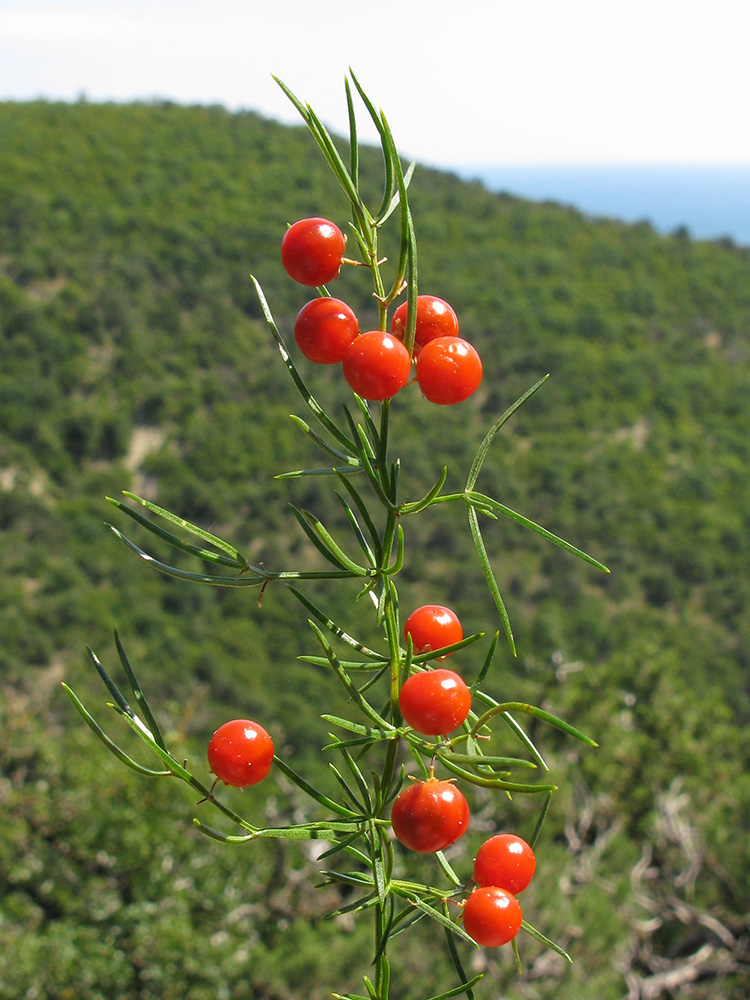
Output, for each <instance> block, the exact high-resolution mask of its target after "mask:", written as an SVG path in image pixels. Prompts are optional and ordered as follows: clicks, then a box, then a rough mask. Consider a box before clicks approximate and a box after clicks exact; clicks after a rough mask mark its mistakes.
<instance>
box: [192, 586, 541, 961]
mask: <svg viewBox="0 0 750 1000" xmlns="http://www.w3.org/2000/svg"><path fill="white" fill-rule="evenodd" d="M404 636H405V638H406V639H407V641H408V640H409V639H411V643H412V646H413V648H414V651H415V652H416V653H424V652H428V651H435V650H442V649H445V648H446V647H450V646H452V645H455V644H456V643H458V642H460V641H461V639H462V638H463V629H462V627H461V622H460V621H459V619H458V617H457V616H456V614H455V612H453V611H451V609H450V608H446V607H444V606H443V605H439V604H426V605H424V606H423V607H420V608H417V609H416V610H415V611H413V612H412V613H411V614H410V615H409V617H408V618H407V620H406V623H405V625H404ZM451 655H452V652H451V651H450V650H449V651H447V652H446V654H445V656H446V657H447V656H451ZM443 658H444V657H439V659H443ZM470 708H471V691H470V690H469V688H468V687H467V685H466V683H465V682H464V680H463V679H462V678H461V677H460V676H459V675H458V674H457V673H455V672H454V671H452V670H446V669H444V668H438V669H435V670H423V671H420V672H419V673H416V674H412V675H411V677H409V678H408V679H407V680H406V681H405V682H404V684H403V685H402V687H401V692H400V695H399V709H400V711H401V715H402V716H403V719H404V722H405V723H406V724H407V725H408V726H411V728H412V729H414V730H416V731H417V732H418V733H421V734H422V735H425V736H447V735H448V733H451V732H453V730H454V729H457V728H458V727H459V726H460V725H462V724H463V722H464V721H465V720H466V718H467V717H468V714H469V709H470ZM208 762H209V765H210V767H211V771H212V772H213V773H214V774H215V775H216V777H217V779H218V780H220V781H223V782H224V783H225V784H227V785H233V786H235V787H237V788H247V787H249V786H250V785H255V784H257V783H258V782H259V781H262V780H263V779H264V778H265V777H266V775H267V774H268V772H269V770H270V768H271V764H272V762H273V741H272V740H271V737H270V736H269V735H268V733H267V732H266V730H265V729H264V728H263V727H262V726H260V725H258V723H257V722H251V721H250V720H248V719H234V720H232V721H231V722H227V723H225V724H224V725H223V726H220V727H219V728H218V729H217V730H216V732H215V733H214V734H213V736H212V737H211V740H210V742H209V744H208ZM391 824H392V826H393V833H394V836H395V837H396V839H397V840H399V841H400V842H401V843H402V844H403V845H404V846H405V847H407V848H409V850H412V851H417V852H418V853H420V854H434V853H435V852H437V851H442V850H445V848H446V847H450V845H451V844H454V843H455V842H456V841H457V840H458V839H459V838H460V837H461V836H463V834H464V833H465V832H466V829H467V827H468V825H469V806H468V803H467V801H466V799H465V798H464V795H463V793H462V792H461V791H460V789H458V788H457V787H456V785H455V783H454V782H453V781H452V780H449V781H444V780H440V779H438V778H435V777H434V775H432V774H431V775H430V777H429V778H427V780H426V781H413V782H412V783H411V784H410V785H407V786H406V788H404V789H402V790H401V792H399V794H398V795H397V796H396V799H395V801H394V803H393V808H392V810H391ZM535 867H536V861H535V858H534V852H533V850H532V849H531V847H529V845H528V844H527V843H526V842H525V841H524V840H521V838H520V837H516V836H515V835H514V834H510V833H501V834H497V835H496V836H494V837H491V838H490V839H489V840H488V841H486V842H485V843H484V844H482V846H481V847H480V849H479V852H478V853H477V856H476V858H475V860H474V876H473V879H474V881H475V882H476V883H477V888H475V889H474V891H473V892H472V893H471V895H470V896H469V898H468V899H467V900H466V902H465V903H464V904H463V921H464V927H465V929H466V932H467V933H468V934H469V935H470V936H471V937H472V938H473V939H474V940H475V941H476V942H477V944H480V945H484V946H485V947H497V946H499V945H502V944H506V943H507V942H508V941H510V940H511V939H512V938H514V937H515V936H516V934H517V933H518V931H519V930H520V927H521V921H522V919H523V916H522V913H521V907H520V905H519V903H518V900H517V899H516V898H515V897H516V895H517V894H518V893H519V892H522V891H523V890H524V889H525V888H526V886H527V885H528V884H529V882H530V881H531V878H532V876H533V874H534V869H535Z"/></svg>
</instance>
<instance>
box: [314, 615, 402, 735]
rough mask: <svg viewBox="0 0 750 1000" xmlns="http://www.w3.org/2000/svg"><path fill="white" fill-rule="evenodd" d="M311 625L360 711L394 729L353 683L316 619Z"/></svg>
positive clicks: (372, 719) (335, 671)
mask: <svg viewBox="0 0 750 1000" xmlns="http://www.w3.org/2000/svg"><path fill="white" fill-rule="evenodd" d="M310 627H311V628H312V630H313V631H314V632H315V634H316V636H317V637H318V642H319V643H320V644H321V646H322V647H323V651H324V652H325V654H326V656H327V657H328V662H329V663H330V664H331V666H332V667H333V672H334V673H335V674H336V676H337V677H338V679H339V681H340V682H341V684H342V686H343V687H344V689H345V691H346V692H347V694H348V695H349V697H350V698H351V700H352V701H353V702H354V704H355V705H357V707H358V708H359V709H360V711H361V712H363V713H364V715H366V716H367V718H368V719H370V721H371V722H374V723H375V725H376V726H378V727H380V728H382V729H385V730H390V731H393V730H394V727H393V726H392V725H391V724H390V723H389V722H386V720H385V719H384V718H383V717H382V716H381V715H380V714H379V713H378V712H377V711H376V710H375V709H374V708H373V707H372V705H371V704H370V703H369V702H368V701H367V700H366V698H364V697H363V696H362V694H360V692H359V690H358V689H357V687H356V686H355V685H354V684H352V681H351V678H350V677H349V675H348V674H347V672H346V671H345V670H344V668H343V667H342V666H341V663H340V661H339V659H338V657H337V656H336V654H335V653H334V651H333V649H332V648H331V646H330V645H329V643H328V642H327V641H326V637H325V636H324V635H323V633H322V632H321V630H320V629H319V628H318V626H317V625H316V624H315V622H314V621H310Z"/></svg>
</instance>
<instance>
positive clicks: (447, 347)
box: [417, 337, 482, 406]
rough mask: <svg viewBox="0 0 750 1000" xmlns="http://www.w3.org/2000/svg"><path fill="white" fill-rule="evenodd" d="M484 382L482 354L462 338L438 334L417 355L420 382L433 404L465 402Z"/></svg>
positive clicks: (425, 395) (420, 386)
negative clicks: (439, 335)
mask: <svg viewBox="0 0 750 1000" xmlns="http://www.w3.org/2000/svg"><path fill="white" fill-rule="evenodd" d="M481 381H482V362H481V360H480V358H479V355H478V354H477V352H476V350H475V349H474V348H473V347H472V346H471V344H469V343H468V341H466V340H462V339H461V337H438V338H437V340H431V341H430V342H429V343H428V344H425V346H424V347H423V348H422V350H421V351H420V352H419V354H418V355H417V382H419V388H420V389H421V390H422V394H423V395H424V397H425V398H426V399H429V401H430V402H431V403H441V404H443V405H448V406H449V405H452V404H454V403H461V402H463V400H465V399H468V398H469V396H471V394H472V393H473V392H475V391H476V390H477V389H478V388H479V384H480V382H481Z"/></svg>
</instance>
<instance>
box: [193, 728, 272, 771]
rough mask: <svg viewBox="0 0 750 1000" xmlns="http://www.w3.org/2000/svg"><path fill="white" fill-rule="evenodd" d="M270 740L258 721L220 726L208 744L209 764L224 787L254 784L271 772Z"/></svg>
mask: <svg viewBox="0 0 750 1000" xmlns="http://www.w3.org/2000/svg"><path fill="white" fill-rule="evenodd" d="M272 761H273V741H272V740H271V737H270V736H269V735H268V733H267V732H266V731H265V729H264V728H263V727H262V726H259V725H258V723H257V722H250V720H249V719H234V720H233V721H232V722H225V723H224V725H223V726H219V728H218V729H217V730H216V732H215V733H214V734H213V736H212V737H211V740H210V742H209V744H208V763H209V766H210V767H211V770H212V771H213V773H214V774H215V775H216V777H217V778H219V779H220V780H221V781H223V782H224V784H225V785H234V786H235V787H236V788H247V787H248V785H257V784H258V782H259V781H262V780H263V779H264V778H265V776H266V775H267V774H268V772H269V770H270V769H271V762H272Z"/></svg>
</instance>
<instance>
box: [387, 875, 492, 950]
mask: <svg viewBox="0 0 750 1000" xmlns="http://www.w3.org/2000/svg"><path fill="white" fill-rule="evenodd" d="M393 891H394V892H396V893H398V895H400V896H403V898H404V899H406V900H408V901H409V902H410V903H411V904H412V905H414V906H416V907H417V909H419V910H421V911H422V913H424V914H425V915H426V916H428V917H430V919H431V920H434V921H435V922H436V923H438V924H440V925H441V926H442V927H445V928H446V929H447V930H449V931H450V932H451V933H452V934H455V935H456V937H460V938H463V940H464V941H468V942H469V943H470V944H472V945H474V947H476V941H474V940H473V938H470V937H469V935H468V934H467V933H466V931H465V930H464V929H463V927H461V926H460V925H459V924H457V923H455V922H454V921H453V920H451V919H450V918H449V917H446V916H445V915H444V914H442V913H441V912H440V911H439V910H436V909H435V907H434V906H430V905H429V903H426V902H425V901H424V900H423V899H422V898H421V897H420V896H417V895H416V894H414V893H411V892H409V891H408V890H404V889H401V887H400V886H398V885H397V884H396V883H395V882H394V883H393Z"/></svg>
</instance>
